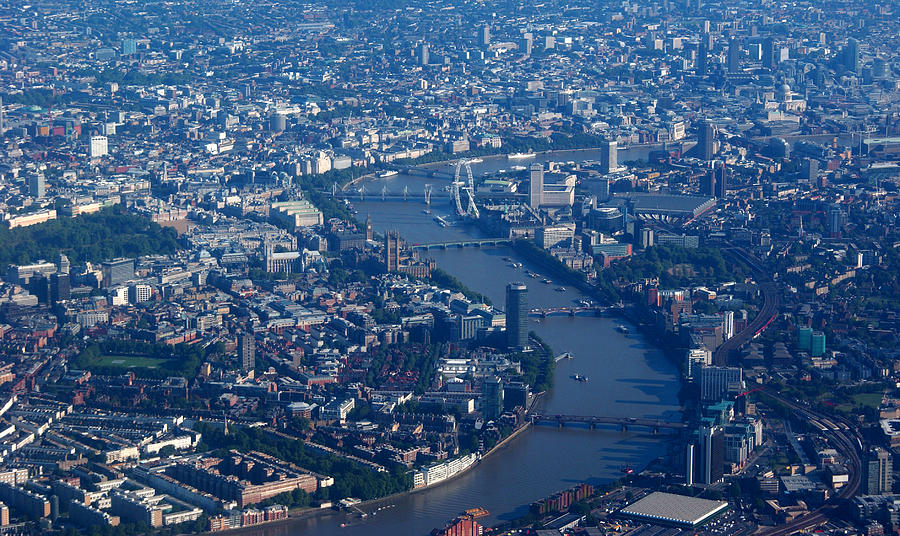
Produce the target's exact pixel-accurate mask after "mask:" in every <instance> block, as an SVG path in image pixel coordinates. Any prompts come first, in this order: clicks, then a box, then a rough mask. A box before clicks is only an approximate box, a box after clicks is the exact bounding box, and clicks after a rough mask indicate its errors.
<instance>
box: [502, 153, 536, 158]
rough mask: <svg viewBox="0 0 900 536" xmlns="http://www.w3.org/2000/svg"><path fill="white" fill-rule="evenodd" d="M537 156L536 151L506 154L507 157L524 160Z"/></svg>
mask: <svg viewBox="0 0 900 536" xmlns="http://www.w3.org/2000/svg"><path fill="white" fill-rule="evenodd" d="M535 156H536V155H535V154H534V153H512V154H508V155H506V158H508V159H510V160H523V159H525V158H534V157H535Z"/></svg>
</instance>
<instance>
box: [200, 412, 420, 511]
mask: <svg viewBox="0 0 900 536" xmlns="http://www.w3.org/2000/svg"><path fill="white" fill-rule="evenodd" d="M196 429H197V431H199V432H200V433H202V434H203V440H202V441H201V444H200V445H199V446H198V450H217V449H237V450H239V451H241V452H248V451H252V450H255V451H259V452H262V453H265V454H269V455H271V456H275V457H276V458H279V459H281V460H285V461H287V462H291V463H294V464H296V465H299V466H300V467H303V468H305V469H307V470H310V471H313V472H315V473H319V474H323V475H329V476H331V477H333V478H334V485H333V486H331V487H329V488H322V489H320V490H319V491H317V492H316V498H317V499H320V500H326V499H327V500H339V499H343V498H346V497H355V498H358V499H362V500H370V499H377V498H379V497H385V496H387V495H391V494H394V493H399V492H402V491H407V490H409V489H410V488H411V487H412V477H411V476H410V475H409V474H408V473H407V472H406V471H404V470H402V469H400V468H395V469H392V470H391V471H390V472H386V473H381V472H378V471H375V470H374V469H371V468H369V467H367V466H365V465H362V464H360V463H358V462H355V461H353V460H350V459H348V458H343V457H340V456H336V455H332V454H320V453H318V451H313V450H311V449H307V448H306V446H305V444H304V442H303V441H298V440H291V439H288V438H285V437H282V436H279V435H276V434H273V433H271V432H268V431H266V430H263V429H260V428H229V430H228V435H225V434H224V431H223V430H222V429H219V428H217V427H214V426H211V425H209V424H207V423H198V425H197V427H196Z"/></svg>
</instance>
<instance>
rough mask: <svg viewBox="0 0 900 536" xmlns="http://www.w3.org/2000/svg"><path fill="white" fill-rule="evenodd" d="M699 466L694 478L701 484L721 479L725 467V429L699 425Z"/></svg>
mask: <svg viewBox="0 0 900 536" xmlns="http://www.w3.org/2000/svg"><path fill="white" fill-rule="evenodd" d="M699 443H700V449H699V450H700V456H697V457H696V458H697V461H699V464H697V465H699V467H698V469H699V470H697V471H694V480H695V481H696V482H699V483H701V484H715V483H716V482H718V481H720V480H722V476H723V475H724V472H725V471H724V469H725V431H724V430H723V429H722V427H721V426H710V427H707V426H701V427H700V441H699Z"/></svg>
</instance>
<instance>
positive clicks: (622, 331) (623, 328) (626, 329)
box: [616, 324, 628, 335]
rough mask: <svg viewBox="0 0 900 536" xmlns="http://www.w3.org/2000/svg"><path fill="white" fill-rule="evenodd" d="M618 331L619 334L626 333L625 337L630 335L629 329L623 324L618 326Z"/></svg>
mask: <svg viewBox="0 0 900 536" xmlns="http://www.w3.org/2000/svg"><path fill="white" fill-rule="evenodd" d="M616 331H618V332H619V333H624V334H625V335H628V328H626V327H625V326H623V325H622V324H619V325H618V326H616Z"/></svg>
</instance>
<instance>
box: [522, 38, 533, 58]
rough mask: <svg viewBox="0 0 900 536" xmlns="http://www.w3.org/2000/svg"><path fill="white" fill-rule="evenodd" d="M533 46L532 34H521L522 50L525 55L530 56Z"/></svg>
mask: <svg viewBox="0 0 900 536" xmlns="http://www.w3.org/2000/svg"><path fill="white" fill-rule="evenodd" d="M533 48H534V34H532V33H526V34H525V35H523V36H522V52H523V53H524V54H525V55H526V56H531V51H532V49H533Z"/></svg>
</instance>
